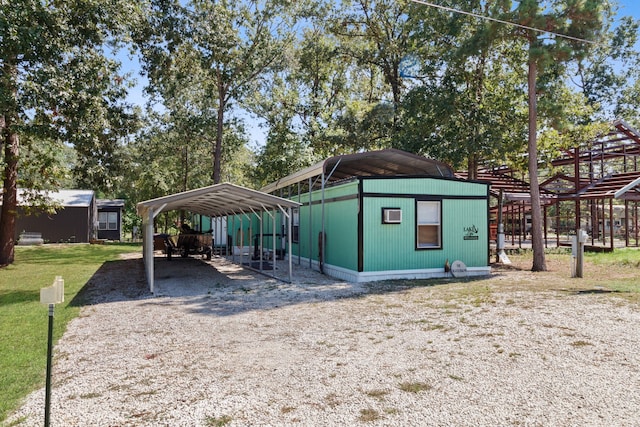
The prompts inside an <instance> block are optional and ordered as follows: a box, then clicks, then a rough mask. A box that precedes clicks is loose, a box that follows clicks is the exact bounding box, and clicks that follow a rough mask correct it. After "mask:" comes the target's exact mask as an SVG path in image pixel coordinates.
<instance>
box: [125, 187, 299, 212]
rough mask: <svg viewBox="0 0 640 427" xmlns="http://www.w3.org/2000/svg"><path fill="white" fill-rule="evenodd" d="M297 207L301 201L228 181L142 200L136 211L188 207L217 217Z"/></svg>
mask: <svg viewBox="0 0 640 427" xmlns="http://www.w3.org/2000/svg"><path fill="white" fill-rule="evenodd" d="M296 206H300V203H298V202H294V201H292V200H287V199H283V198H281V197H276V196H272V195H270V194H265V193H261V192H260V191H256V190H251V189H249V188H245V187H241V186H239V185H234V184H230V183H228V182H225V183H222V184H215V185H211V186H208V187H202V188H198V189H195V190H189V191H184V192H182V193H177V194H171V195H169V196H164V197H159V198H157V199H151V200H146V201H144V202H140V203H138V204H137V212H138V215H140V216H143V217H144V216H145V214H146V213H147V212H148V210H149V209H153V211H154V214H155V215H157V214H158V213H160V212H162V211H171V210H186V211H189V212H193V213H197V214H201V215H207V216H214V217H215V216H226V215H234V214H240V213H251V212H253V211H256V212H257V211H265V210H270V209H279V208H287V207H296Z"/></svg>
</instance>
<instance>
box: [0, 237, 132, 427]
mask: <svg viewBox="0 0 640 427" xmlns="http://www.w3.org/2000/svg"><path fill="white" fill-rule="evenodd" d="M139 250H141V249H140V247H139V246H131V245H81V244H76V245H69V246H57V245H56V246H32V247H18V248H17V249H16V261H15V263H14V264H13V265H11V266H8V267H5V268H4V269H2V271H0V306H1V307H2V310H0V372H2V375H0V421H2V420H4V419H5V418H6V416H7V415H8V413H9V412H10V411H11V410H14V409H16V406H17V405H18V403H19V401H20V400H21V399H23V398H24V397H25V396H26V395H27V394H28V393H29V392H31V391H32V390H34V389H35V388H36V387H39V386H41V385H43V384H44V379H45V378H44V377H45V367H46V361H47V360H46V355H47V330H48V329H47V328H48V309H47V307H46V306H44V305H42V304H40V288H43V287H45V286H50V285H51V284H52V283H53V280H54V279H55V276H62V278H63V279H64V281H65V302H64V303H62V304H59V305H57V306H56V308H55V317H54V340H55V341H57V340H58V339H59V338H60V337H61V336H62V334H63V333H64V331H65V329H66V325H67V324H68V323H69V321H71V320H72V319H73V318H75V317H76V316H77V315H78V313H79V308H78V307H77V306H72V305H71V304H70V303H71V300H72V299H73V298H74V296H75V295H76V294H77V293H78V292H79V291H80V290H81V289H82V287H83V286H85V284H86V283H87V282H88V280H89V279H90V278H91V276H92V275H93V274H94V273H95V272H96V270H98V268H100V266H101V265H102V264H103V263H104V262H107V261H110V260H115V259H117V258H118V256H119V254H122V253H128V252H134V251H139Z"/></svg>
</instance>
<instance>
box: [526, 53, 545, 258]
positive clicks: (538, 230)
mask: <svg viewBox="0 0 640 427" xmlns="http://www.w3.org/2000/svg"><path fill="white" fill-rule="evenodd" d="M537 71H538V70H537V66H536V62H535V60H534V59H532V58H531V57H530V58H529V75H528V81H527V84H528V90H529V142H528V149H529V184H530V186H531V188H530V190H529V191H530V194H531V244H532V247H533V266H532V267H531V271H547V265H546V262H545V256H544V245H543V242H542V211H541V208H540V186H539V184H538V147H537V135H536V133H537V126H536V121H537V118H538V113H537V94H536V80H537V76H536V74H537Z"/></svg>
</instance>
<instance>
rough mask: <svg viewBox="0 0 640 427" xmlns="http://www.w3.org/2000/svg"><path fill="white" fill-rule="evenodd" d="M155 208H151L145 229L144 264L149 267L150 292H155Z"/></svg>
mask: <svg viewBox="0 0 640 427" xmlns="http://www.w3.org/2000/svg"><path fill="white" fill-rule="evenodd" d="M154 218H155V215H154V214H153V208H149V213H148V215H147V224H146V227H145V229H144V235H145V239H144V240H145V241H144V257H145V260H144V265H145V267H146V268H147V282H148V283H149V292H151V293H153V285H154V283H153V282H154V280H153V279H154V277H153V275H154V271H153V270H154V265H153V219H154Z"/></svg>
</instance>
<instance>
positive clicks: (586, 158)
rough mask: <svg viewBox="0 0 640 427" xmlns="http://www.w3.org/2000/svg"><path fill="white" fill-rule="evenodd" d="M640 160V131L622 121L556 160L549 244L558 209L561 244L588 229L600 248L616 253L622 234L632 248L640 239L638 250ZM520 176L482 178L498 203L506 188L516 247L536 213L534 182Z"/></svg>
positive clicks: (549, 183)
mask: <svg viewBox="0 0 640 427" xmlns="http://www.w3.org/2000/svg"><path fill="white" fill-rule="evenodd" d="M639 157H640V132H638V131H637V130H636V129H634V128H633V127H632V126H630V125H629V124H628V123H626V122H625V121H623V120H616V121H615V122H613V123H612V126H611V130H610V132H608V133H607V134H604V135H601V136H600V137H598V138H596V139H594V140H592V141H588V142H585V143H583V144H580V145H579V146H577V147H575V148H574V149H572V150H566V151H565V152H564V154H563V155H562V156H561V157H559V158H557V159H555V160H553V161H552V162H551V166H552V167H553V169H554V170H555V171H556V173H555V175H553V176H551V177H549V178H547V179H545V180H544V181H542V182H541V183H540V194H541V197H542V205H543V209H544V218H545V222H544V224H545V226H544V237H545V245H546V244H547V243H548V239H547V233H548V221H547V210H548V208H549V207H550V206H552V205H554V206H555V207H556V212H555V218H554V219H555V227H554V228H555V234H556V244H557V245H561V244H564V243H568V242H561V238H560V235H561V233H562V232H563V231H565V232H566V234H567V240H568V235H569V234H571V233H574V232H576V231H577V230H579V229H584V230H586V231H587V232H588V233H589V234H590V235H591V246H593V247H594V248H600V249H603V248H606V249H611V250H612V249H613V248H614V240H615V237H616V233H617V236H618V237H624V244H625V246H629V245H630V239H631V238H633V239H634V240H635V246H639V244H638V242H639V239H638V237H639V236H638V202H639V201H640V171H639V167H638V158H639ZM515 175H516V174H515V172H514V171H512V170H510V169H508V168H506V167H502V168H497V169H482V170H480V171H479V172H478V177H477V179H478V180H482V181H489V182H490V183H491V192H492V196H494V197H495V198H496V199H497V198H498V197H499V196H498V195H499V193H500V190H502V192H503V194H504V195H505V203H504V206H503V215H504V216H505V220H504V221H503V222H504V224H505V226H506V227H505V228H506V229H507V231H510V233H511V242H512V244H515V237H516V234H517V235H518V242H519V243H521V242H522V237H525V238H526V236H527V222H526V221H527V220H526V216H527V214H528V212H529V211H530V209H531V206H530V200H529V194H530V192H529V184H528V183H527V182H526V181H524V180H523V179H518V178H516V177H515ZM456 176H458V177H460V178H466V177H467V174H466V173H465V172H459V173H456ZM614 201H616V203H614ZM607 203H608V209H607V206H606V205H607ZM495 205H496V206H495V207H494V208H492V212H491V214H492V217H494V218H496V217H497V215H496V213H497V209H498V207H497V203H496V204H495ZM563 210H564V211H565V212H566V214H565V215H563V214H562V211H563ZM607 231H608V236H607ZM507 234H509V233H507ZM562 234H564V233H562ZM607 240H608V242H607ZM607 243H608V245H607Z"/></svg>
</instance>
